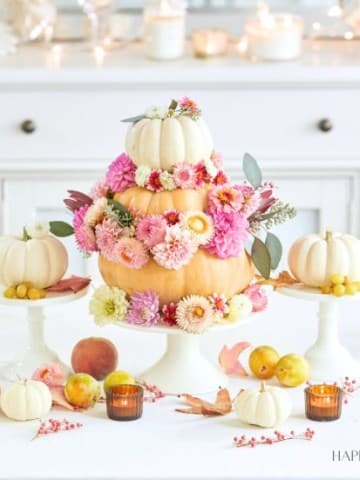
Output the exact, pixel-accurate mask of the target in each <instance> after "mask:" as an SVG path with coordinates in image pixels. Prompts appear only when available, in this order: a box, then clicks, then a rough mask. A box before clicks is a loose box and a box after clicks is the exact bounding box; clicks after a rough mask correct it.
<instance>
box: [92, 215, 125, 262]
mask: <svg viewBox="0 0 360 480" xmlns="http://www.w3.org/2000/svg"><path fill="white" fill-rule="evenodd" d="M95 235H96V242H97V245H98V248H99V250H100V252H101V253H102V255H104V257H106V258H107V259H108V260H111V259H112V257H113V249H114V246H115V244H116V242H117V241H118V240H119V239H120V237H121V235H122V229H121V227H120V226H119V224H118V223H117V222H115V220H113V219H112V218H109V217H105V218H104V220H103V222H102V223H99V224H98V225H96V228H95Z"/></svg>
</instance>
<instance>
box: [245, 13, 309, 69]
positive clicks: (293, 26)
mask: <svg viewBox="0 0 360 480" xmlns="http://www.w3.org/2000/svg"><path fill="white" fill-rule="evenodd" d="M303 30H304V22H303V20H302V18H301V17H298V16H295V15H291V14H286V13H281V14H280V13H279V14H271V13H270V12H269V9H268V7H267V6H266V5H265V4H260V5H259V8H258V14H257V16H256V17H252V18H249V19H248V20H247V21H246V23H245V35H246V37H247V55H248V56H249V57H250V58H253V59H259V60H293V59H295V58H298V57H300V55H301V53H302V37H303Z"/></svg>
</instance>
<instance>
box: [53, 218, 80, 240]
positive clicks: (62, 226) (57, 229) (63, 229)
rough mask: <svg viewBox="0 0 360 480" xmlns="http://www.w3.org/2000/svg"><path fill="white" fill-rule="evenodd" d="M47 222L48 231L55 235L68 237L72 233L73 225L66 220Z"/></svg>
mask: <svg viewBox="0 0 360 480" xmlns="http://www.w3.org/2000/svg"><path fill="white" fill-rule="evenodd" d="M49 223H50V232H51V233H52V234H53V235H55V236H56V237H69V236H70V235H73V233H74V229H73V227H72V226H71V225H69V224H68V223H66V222H60V221H55V222H49Z"/></svg>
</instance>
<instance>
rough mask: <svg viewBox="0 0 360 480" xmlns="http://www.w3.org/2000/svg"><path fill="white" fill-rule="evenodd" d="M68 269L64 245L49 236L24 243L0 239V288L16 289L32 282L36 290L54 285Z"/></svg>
mask: <svg viewBox="0 0 360 480" xmlns="http://www.w3.org/2000/svg"><path fill="white" fill-rule="evenodd" d="M67 266H68V255H67V252H66V250H65V247H64V245H63V244H62V243H61V242H60V241H59V240H58V239H57V238H55V237H53V236H52V235H45V236H43V237H41V238H32V239H30V240H23V239H21V238H19V237H15V236H5V237H1V238H0V284H1V285H6V286H15V285H19V284H20V283H23V282H31V283H32V284H33V285H34V287H36V288H47V287H50V285H54V284H55V283H57V282H58V281H59V280H60V279H61V278H62V277H63V275H64V273H65V272H66V270H67Z"/></svg>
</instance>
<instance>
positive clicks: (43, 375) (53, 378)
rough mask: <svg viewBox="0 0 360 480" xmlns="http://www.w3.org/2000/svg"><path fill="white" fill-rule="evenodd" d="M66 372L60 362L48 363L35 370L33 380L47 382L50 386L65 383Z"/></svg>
mask: <svg viewBox="0 0 360 480" xmlns="http://www.w3.org/2000/svg"><path fill="white" fill-rule="evenodd" d="M65 377H66V375H65V372H64V369H63V368H62V366H61V365H59V364H58V363H47V364H45V365H43V366H41V367H39V368H37V369H36V370H35V372H34V373H33V375H32V377H31V378H32V380H37V381H39V382H43V383H45V384H46V385H47V386H48V387H56V386H58V385H63V384H64V382H65Z"/></svg>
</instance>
